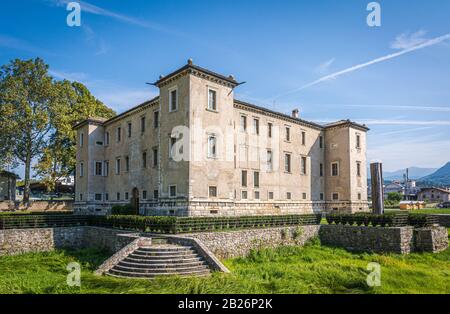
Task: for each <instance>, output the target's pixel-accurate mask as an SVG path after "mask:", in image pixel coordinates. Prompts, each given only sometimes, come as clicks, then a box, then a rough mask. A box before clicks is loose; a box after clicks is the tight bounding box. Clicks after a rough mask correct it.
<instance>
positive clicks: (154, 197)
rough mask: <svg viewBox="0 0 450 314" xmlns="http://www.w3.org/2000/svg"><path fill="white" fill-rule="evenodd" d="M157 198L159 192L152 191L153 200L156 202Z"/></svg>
mask: <svg viewBox="0 0 450 314" xmlns="http://www.w3.org/2000/svg"><path fill="white" fill-rule="evenodd" d="M158 198H159V191H158V190H153V199H155V200H157V199H158Z"/></svg>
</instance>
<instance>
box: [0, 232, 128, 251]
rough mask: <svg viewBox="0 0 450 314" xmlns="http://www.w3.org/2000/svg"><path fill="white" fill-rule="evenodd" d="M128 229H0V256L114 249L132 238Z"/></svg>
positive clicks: (118, 248) (122, 245) (116, 249)
mask: <svg viewBox="0 0 450 314" xmlns="http://www.w3.org/2000/svg"><path fill="white" fill-rule="evenodd" d="M130 233H131V232H127V231H123V230H115V229H106V228H98V227H85V226H82V227H65V228H39V229H11V230H0V255H15V254H23V253H29V252H49V251H52V250H54V249H58V248H65V247H67V248H76V249H78V248H86V247H95V248H100V249H106V250H109V251H111V252H116V251H118V250H120V249H121V248H122V247H124V246H125V245H127V244H128V243H130V242H131V241H133V239H132V238H130V237H127V234H130Z"/></svg>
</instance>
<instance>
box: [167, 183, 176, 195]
mask: <svg viewBox="0 0 450 314" xmlns="http://www.w3.org/2000/svg"><path fill="white" fill-rule="evenodd" d="M169 196H170V197H177V186H176V185H170V186H169Z"/></svg>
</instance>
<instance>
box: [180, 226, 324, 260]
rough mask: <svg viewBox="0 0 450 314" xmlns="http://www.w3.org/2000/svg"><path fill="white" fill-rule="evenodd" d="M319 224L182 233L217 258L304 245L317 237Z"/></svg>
mask: <svg viewBox="0 0 450 314" xmlns="http://www.w3.org/2000/svg"><path fill="white" fill-rule="evenodd" d="M319 228H320V226H319V225H311V226H296V227H281V228H268V229H251V230H238V231H229V232H204V233H190V234H186V235H183V236H184V237H190V238H195V239H198V240H200V241H201V242H202V243H203V244H204V245H205V246H206V247H207V248H208V249H209V250H210V251H211V252H212V253H213V254H214V255H215V256H217V257H218V258H231V257H238V256H246V255H248V253H250V251H251V250H253V249H260V248H263V247H277V246H281V245H300V246H301V245H304V244H305V243H306V242H307V241H308V240H311V239H312V238H314V237H317V236H318V234H319Z"/></svg>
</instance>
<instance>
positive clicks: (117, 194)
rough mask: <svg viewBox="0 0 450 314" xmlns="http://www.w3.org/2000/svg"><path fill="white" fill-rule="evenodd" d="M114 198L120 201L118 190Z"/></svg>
mask: <svg viewBox="0 0 450 314" xmlns="http://www.w3.org/2000/svg"><path fill="white" fill-rule="evenodd" d="M116 200H118V201H120V192H117V193H116Z"/></svg>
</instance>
